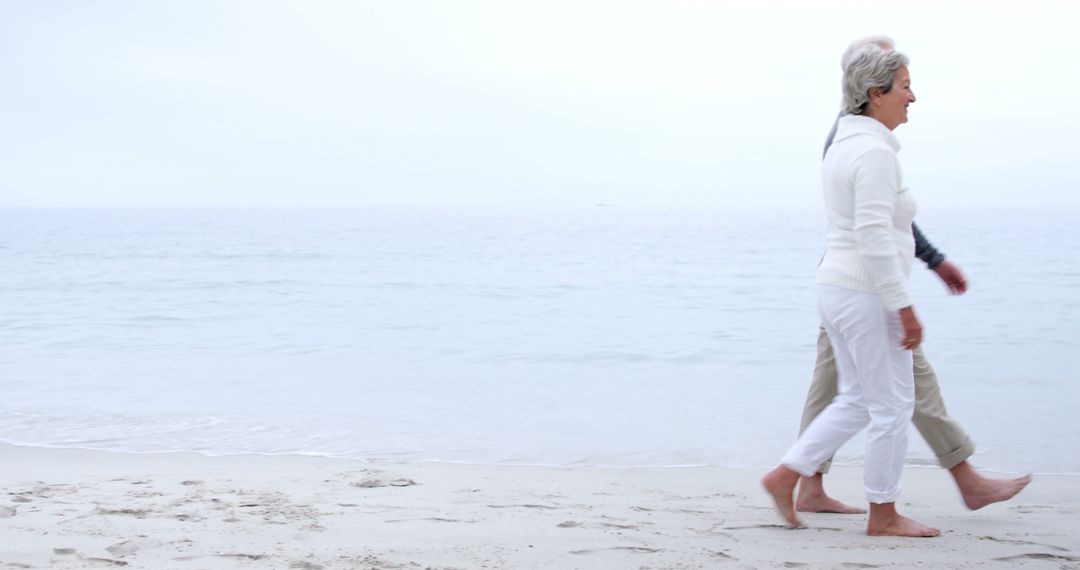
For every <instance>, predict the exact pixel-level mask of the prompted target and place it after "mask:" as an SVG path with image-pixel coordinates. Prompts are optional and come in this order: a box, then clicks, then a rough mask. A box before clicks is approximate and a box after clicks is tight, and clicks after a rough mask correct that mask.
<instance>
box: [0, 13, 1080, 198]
mask: <svg viewBox="0 0 1080 570" xmlns="http://www.w3.org/2000/svg"><path fill="white" fill-rule="evenodd" d="M1010 6H1012V7H1005V5H999V4H995V3H993V2H987V1H981V2H964V1H961V2H942V1H935V2H923V1H907V2H865V1H854V0H853V1H825V2H802V1H778V0H762V1H758V2H752V1H738V2H736V1H713V2H707V1H703V0H698V1H693V0H664V1H652V2H640V1H634V0H618V1H614V0H611V1H609V0H573V1H543V2H541V1H535V2H516V1H511V0H491V1H487V0H445V1H443V0H433V1H411V0H380V1H367V2H365V1H360V0H357V1H351V2H347V1H341V2H327V1H311V0H307V1H299V0H297V1H295V2H282V1H263V0H258V1H250V2H238V1H227V0H215V1H196V0H191V1H188V0H177V1H140V2H135V1H132V2H119V1H111V0H100V1H95V2H84V1H66V2H65V1H56V0H42V1H31V0H26V1H20V0H0V77H2V78H3V82H2V83H0V86H2V87H0V206H173V205H175V206H193V205H275V206H284V205H369V204H370V205H387V204H389V205H397V204H405V205H411V204H422V205H443V204H460V205H467V206H472V205H494V206H507V205H509V206H515V205H523V206H551V205H554V206H563V205H566V206H576V205H582V206H589V205H592V204H596V203H608V204H615V205H627V206H644V207H655V206H679V207H682V206H689V207H715V206H727V205H732V206H747V205H751V206H758V205H765V206H772V205H790V206H817V205H819V203H820V190H819V184H818V177H819V166H820V153H821V144H822V142H823V139H824V137H825V134H826V133H827V132H828V130H829V127H830V126H831V123H832V120H833V119H834V117H835V113H836V111H837V109H838V107H839V100H840V95H839V75H840V70H839V58H840V54H841V52H842V51H843V49H844V47H845V46H846V45H847V43H848V42H849V41H851V40H852V39H854V38H856V37H859V36H863V35H867V34H875V33H884V34H888V35H891V36H892V37H893V38H895V39H896V41H897V44H898V47H899V49H900V50H901V51H903V52H905V53H907V54H908V56H909V57H911V59H912V64H911V75H912V81H913V88H914V90H915V93H916V95H917V97H918V98H919V100H918V102H916V103H915V104H914V105H913V106H912V108H911V110H910V123H908V124H907V125H903V126H901V127H900V128H898V129H897V131H896V134H897V136H898V137H899V138H900V140H901V142H902V144H903V145H904V150H903V151H902V152H901V162H902V164H903V167H904V169H905V175H906V177H907V182H908V184H909V186H910V187H911V188H912V190H913V191H914V192H915V195H916V196H917V197H918V200H919V202H920V204H921V206H922V207H927V206H930V207H933V206H939V205H940V206H951V205H990V206H1004V207H1019V206H1045V205H1068V206H1076V205H1080V194H1078V191H1080V152H1078V151H1080V144H1078V142H1077V141H1078V135H1080V105H1078V104H1077V101H1078V100H1080V73H1078V70H1080V65H1078V63H1080V61H1078V56H1080V47H1078V44H1077V43H1076V42H1075V41H1070V40H1069V38H1071V37H1073V36H1074V35H1075V27H1076V23H1077V22H1080V1H1076V0H1069V1H1046V0H1029V1H1027V2H1023V3H1019V2H1012V3H1010Z"/></svg>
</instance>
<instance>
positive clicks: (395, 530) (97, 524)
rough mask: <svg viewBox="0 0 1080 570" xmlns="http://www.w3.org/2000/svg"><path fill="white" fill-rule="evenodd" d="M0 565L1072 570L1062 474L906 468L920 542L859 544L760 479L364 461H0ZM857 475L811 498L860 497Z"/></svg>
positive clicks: (707, 472)
mask: <svg viewBox="0 0 1080 570" xmlns="http://www.w3.org/2000/svg"><path fill="white" fill-rule="evenodd" d="M0 457H2V458H3V465H4V469H3V471H2V474H0V484H2V495H0V568H115V567H128V568H153V569H172V568H176V569H184V568H192V569H195V568H209V569H218V568H299V569H306V570H316V569H320V568H326V569H330V568H363V569H384V568H385V569H393V568H402V569H409V568H417V569H427V568H431V569H451V568H454V569H472V568H490V569H496V568H513V569H516V568H545V569H547V568H583V569H586V568H615V569H622V568H634V569H661V568H909V567H922V568H977V567H978V568H982V567H999V568H1017V567H1031V568H1080V527H1078V526H1077V524H1076V520H1077V513H1078V511H1080V496H1078V494H1077V493H1076V492H1075V484H1076V482H1077V478H1075V477H1068V476H1051V475H1038V476H1036V478H1035V481H1034V482H1033V483H1032V484H1031V485H1030V486H1029V488H1028V489H1027V490H1025V491H1024V492H1023V493H1022V494H1021V495H1020V496H1018V497H1017V498H1015V499H1014V500H1013V501H1012V502H1010V503H1006V504H999V505H992V506H990V507H987V508H985V509H982V510H980V511H977V512H971V511H968V510H966V509H965V508H964V507H963V506H962V505H961V503H960V501H959V500H958V497H957V495H956V492H955V490H954V488H953V486H952V482H951V481H950V480H949V478H948V477H947V475H946V474H945V473H944V472H942V471H941V470H939V469H929V468H925V469H907V470H906V472H905V474H904V483H905V493H904V497H903V499H902V503H901V504H902V510H903V512H904V513H905V514H909V515H911V516H913V517H915V518H917V519H918V520H920V521H923V522H926V523H929V524H932V525H935V526H938V527H940V528H942V529H943V531H944V533H943V536H941V537H940V538H936V539H925V540H915V539H892V538H870V537H867V536H865V535H864V534H863V532H862V531H863V525H864V518H863V517H862V516H858V515H855V516H850V515H849V516H844V515H804V520H805V522H806V523H807V524H808V525H809V527H810V528H808V529H805V530H788V529H784V528H782V527H781V526H780V525H779V524H778V522H779V521H778V518H777V516H776V514H775V513H774V512H773V509H772V507H771V505H770V503H769V500H768V498H767V497H766V495H765V494H764V493H763V492H761V491H760V490H759V489H758V484H757V480H758V478H759V477H760V475H761V474H762V473H763V472H764V470H759V469H721V468H672V469H603V468H593V467H588V468H549V467H517V466H490V465H484V466H477V465H452V464H433V463H408V464H378V465H375V464H367V463H362V462H357V461H352V460H344V459H327V458H318V457H303V456H232V457H205V456H200V455H195V454H179V453H178V454H144V455H134V454H121V453H110V452H103V451H84V450H74V449H39V448H26V447H15V446H0ZM860 479H861V470H860V469H859V468H854V467H838V468H836V469H834V473H833V474H832V475H831V476H830V480H829V487H830V489H832V490H833V491H834V494H835V495H836V496H837V497H838V498H841V499H843V500H847V501H851V502H859V500H860V499H861V491H860V489H861V484H860Z"/></svg>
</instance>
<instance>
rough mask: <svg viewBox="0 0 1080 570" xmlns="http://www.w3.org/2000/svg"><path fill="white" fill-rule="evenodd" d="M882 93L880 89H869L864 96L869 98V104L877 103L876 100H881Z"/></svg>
mask: <svg viewBox="0 0 1080 570" xmlns="http://www.w3.org/2000/svg"><path fill="white" fill-rule="evenodd" d="M884 91H885V90H884V89H882V88H880V87H871V88H870V90H869V91H867V92H866V94H867V96H869V101H870V102H872V103H877V102H878V100H879V99H881V96H882V95H883V94H884Z"/></svg>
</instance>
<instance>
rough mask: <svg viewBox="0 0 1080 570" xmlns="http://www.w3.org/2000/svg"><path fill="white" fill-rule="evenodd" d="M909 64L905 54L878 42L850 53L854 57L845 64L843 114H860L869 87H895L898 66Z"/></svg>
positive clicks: (868, 100)
mask: <svg viewBox="0 0 1080 570" xmlns="http://www.w3.org/2000/svg"><path fill="white" fill-rule="evenodd" d="M907 64H908V58H907V56H906V55H904V54H902V53H900V52H898V51H893V50H890V51H886V50H883V49H881V48H879V47H878V46H876V45H865V46H863V47H861V48H859V49H857V50H855V52H854V53H853V54H851V61H849V62H848V66H847V67H846V68H844V80H843V82H842V84H841V85H842V89H843V92H844V109H843V110H844V114H845V115H861V114H862V113H863V111H865V110H866V105H867V103H869V102H870V90H871V89H873V88H875V87H879V88H881V90H882V92H884V93H888V92H889V91H891V90H892V88H893V76H894V75H895V74H896V70H898V69H900V68H901V67H903V66H905V65H907Z"/></svg>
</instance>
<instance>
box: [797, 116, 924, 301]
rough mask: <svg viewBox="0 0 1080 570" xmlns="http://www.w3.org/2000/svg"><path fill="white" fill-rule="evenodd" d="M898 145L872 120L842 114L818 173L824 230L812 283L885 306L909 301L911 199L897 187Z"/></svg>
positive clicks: (912, 245) (912, 250)
mask: <svg viewBox="0 0 1080 570" xmlns="http://www.w3.org/2000/svg"><path fill="white" fill-rule="evenodd" d="M899 150H900V142H899V141H897V140H896V137H895V136H893V134H892V132H891V131H890V130H889V129H888V128H886V127H885V125H883V124H881V123H880V122H878V121H877V120H876V119H871V118H869V117H864V116H860V115H847V116H844V117H841V118H840V121H839V124H838V126H837V129H836V139H835V140H834V141H833V144H832V146H831V147H829V151H828V152H827V153H826V154H825V161H824V164H823V166H822V177H821V178H822V188H823V189H824V193H825V208H826V210H827V211H828V218H829V230H828V233H827V234H826V239H825V241H826V251H825V257H824V258H823V259H822V260H821V265H820V266H819V267H818V272H817V282H818V283H821V284H824V285H833V286H836V287H843V288H846V289H853V290H855V291H864V292H867V293H877V294H878V295H881V301H882V304H883V305H885V309H886V310H889V311H895V310H898V309H901V308H903V307H909V306H911V305H912V301H911V296H910V295H909V294H908V290H907V281H908V276H909V275H910V273H911V262H912V259H913V258H914V256H915V239H914V237H913V236H912V233H911V220H912V218H914V217H915V199H914V198H913V197H912V196H911V193H910V192H908V190H907V188H906V187H904V184H903V177H902V175H901V173H900V162H899V161H898V160H897V158H896V153H897V152H898V151H899Z"/></svg>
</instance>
